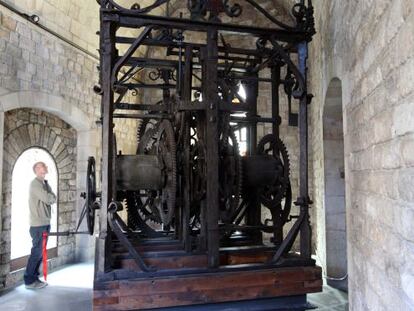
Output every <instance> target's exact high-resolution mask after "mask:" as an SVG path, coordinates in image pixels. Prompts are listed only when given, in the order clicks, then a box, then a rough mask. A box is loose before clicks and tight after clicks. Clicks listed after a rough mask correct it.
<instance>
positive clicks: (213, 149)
mask: <svg viewBox="0 0 414 311" xmlns="http://www.w3.org/2000/svg"><path fill="white" fill-rule="evenodd" d="M217 55H218V52H217V29H216V28H214V27H209V28H208V30H207V57H206V60H205V62H206V66H205V70H206V73H205V78H206V79H205V83H203V96H205V97H204V98H203V100H204V101H205V103H206V164H207V202H206V203H207V206H206V209H207V213H206V217H207V251H208V266H209V267H210V268H214V267H217V266H219V264H220V261H219V246H220V245H219V244H220V240H219V239H220V236H219V231H218V218H219V211H218V208H219V200H218V186H219V177H218V167H219V163H218V160H219V159H218V141H219V137H218V124H219V119H218V118H219V116H218V109H219V107H218V98H217V96H218V95H217V93H218V91H217Z"/></svg>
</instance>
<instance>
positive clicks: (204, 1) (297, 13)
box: [97, 0, 316, 37]
mask: <svg viewBox="0 0 414 311" xmlns="http://www.w3.org/2000/svg"><path fill="white" fill-rule="evenodd" d="M244 1H245V2H247V3H248V4H249V5H251V6H252V7H253V8H255V9H256V10H257V11H258V12H259V13H260V14H262V15H263V16H264V17H266V18H267V19H268V20H269V21H270V22H272V23H273V24H275V25H277V26H278V27H280V28H282V29H285V30H290V31H305V32H308V33H309V35H310V37H311V36H312V35H313V34H315V33H316V31H315V20H314V17H313V13H314V8H313V4H312V0H308V1H307V5H305V0H300V2H299V3H296V4H295V5H293V7H292V15H293V16H294V17H295V19H296V25H295V26H291V25H288V24H285V23H283V22H281V21H280V20H278V19H277V18H275V17H274V16H272V15H271V14H269V12H268V11H267V10H266V9H265V8H263V7H262V6H261V5H260V4H258V3H257V1H255V0H244ZM97 2H98V3H99V4H100V5H101V7H103V8H110V9H118V10H121V11H126V12H131V13H139V14H146V13H149V12H151V11H152V10H154V9H156V8H158V7H160V6H161V5H163V4H166V3H168V2H169V0H156V1H154V3H153V4H151V5H148V6H146V7H144V8H141V6H140V5H139V4H138V3H134V4H133V5H132V6H131V8H129V9H128V8H125V7H123V6H122V5H120V4H118V3H116V0H97ZM187 8H188V10H189V12H190V13H191V17H192V18H193V19H203V18H204V17H205V16H206V15H207V13H208V12H209V13H210V16H209V19H210V20H214V21H219V20H218V19H216V18H215V17H217V16H218V15H219V14H220V13H225V14H226V15H227V16H229V17H239V16H240V15H241V13H242V12H243V7H242V6H241V5H240V4H239V3H234V4H232V3H231V1H230V0H187Z"/></svg>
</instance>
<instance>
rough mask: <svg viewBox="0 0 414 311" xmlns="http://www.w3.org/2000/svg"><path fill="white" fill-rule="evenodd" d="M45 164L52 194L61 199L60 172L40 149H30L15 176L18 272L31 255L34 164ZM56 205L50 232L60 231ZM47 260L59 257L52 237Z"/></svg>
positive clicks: (14, 260) (13, 210) (13, 238)
mask: <svg viewBox="0 0 414 311" xmlns="http://www.w3.org/2000/svg"><path fill="white" fill-rule="evenodd" d="M38 161H42V162H44V163H45V164H46V165H47V166H48V172H49V173H48V174H47V175H46V179H47V181H48V183H49V185H50V186H51V188H52V190H53V192H54V193H56V195H58V188H57V185H58V172H57V167H56V163H55V161H54V159H53V158H52V156H51V155H50V154H49V153H48V152H47V151H45V150H44V149H41V148H37V147H34V148H29V149H27V150H26V151H24V152H23V153H22V154H21V155H20V157H19V158H18V159H17V161H16V163H15V165H14V168H13V173H12V208H11V267H10V270H12V271H13V270H17V269H20V268H23V267H24V266H25V265H26V260H27V256H28V255H29V254H30V250H31V247H32V239H31V237H30V234H29V227H30V225H29V185H30V182H31V181H32V180H33V179H34V178H35V175H34V173H33V164H34V163H36V162H38ZM57 219H58V217H57V204H53V205H52V219H51V231H52V232H56V231H57ZM47 245H48V247H47V248H48V253H49V256H48V257H55V256H56V255H57V239H56V237H49V240H48V243H47Z"/></svg>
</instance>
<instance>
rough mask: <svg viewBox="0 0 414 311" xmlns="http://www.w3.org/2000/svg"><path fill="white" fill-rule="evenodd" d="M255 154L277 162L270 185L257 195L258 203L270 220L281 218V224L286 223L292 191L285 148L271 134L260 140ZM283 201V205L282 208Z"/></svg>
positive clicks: (280, 141)
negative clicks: (275, 171) (267, 211)
mask: <svg viewBox="0 0 414 311" xmlns="http://www.w3.org/2000/svg"><path fill="white" fill-rule="evenodd" d="M257 153H258V154H262V155H272V156H273V157H274V158H275V159H276V160H277V162H278V172H277V173H276V174H275V179H274V180H273V182H272V184H270V185H266V186H265V187H264V188H263V189H262V190H261V191H260V193H259V197H260V202H261V203H262V204H263V205H264V206H266V207H267V208H268V209H269V210H270V211H271V213H272V218H275V217H281V219H280V220H281V221H282V223H286V222H287V221H288V218H289V214H290V208H291V203H292V190H291V185H290V178H289V175H290V163H289V155H288V151H287V149H286V146H285V145H284V144H283V142H282V140H280V139H279V138H277V137H276V136H274V135H273V134H268V135H265V136H264V137H263V138H262V139H261V140H260V142H259V144H258V147H257ZM283 199H284V204H283V208H282V200H283ZM276 214H278V215H276ZM273 223H276V221H275V219H273Z"/></svg>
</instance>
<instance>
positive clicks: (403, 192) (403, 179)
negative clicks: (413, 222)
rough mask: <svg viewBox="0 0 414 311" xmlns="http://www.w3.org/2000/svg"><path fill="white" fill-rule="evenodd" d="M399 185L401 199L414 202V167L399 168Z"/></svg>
mask: <svg viewBox="0 0 414 311" xmlns="http://www.w3.org/2000/svg"><path fill="white" fill-rule="evenodd" d="M397 185H398V196H399V199H400V200H404V201H406V202H414V187H413V185H414V168H408V169H401V170H399V174H398V180H397Z"/></svg>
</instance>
